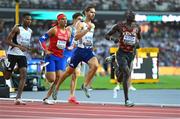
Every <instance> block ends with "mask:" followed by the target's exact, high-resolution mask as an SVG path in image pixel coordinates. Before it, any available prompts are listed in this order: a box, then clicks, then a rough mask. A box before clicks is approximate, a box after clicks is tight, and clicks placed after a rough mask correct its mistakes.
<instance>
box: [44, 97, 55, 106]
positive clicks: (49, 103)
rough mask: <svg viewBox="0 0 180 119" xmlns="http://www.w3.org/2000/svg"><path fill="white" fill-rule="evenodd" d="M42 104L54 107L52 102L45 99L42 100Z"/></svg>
mask: <svg viewBox="0 0 180 119" xmlns="http://www.w3.org/2000/svg"><path fill="white" fill-rule="evenodd" d="M43 104H46V105H54V102H53V101H50V100H48V99H47V98H45V99H43Z"/></svg>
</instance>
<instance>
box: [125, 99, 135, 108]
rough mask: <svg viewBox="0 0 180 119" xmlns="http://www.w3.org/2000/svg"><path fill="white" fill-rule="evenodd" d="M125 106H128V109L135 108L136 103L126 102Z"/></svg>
mask: <svg viewBox="0 0 180 119" xmlns="http://www.w3.org/2000/svg"><path fill="white" fill-rule="evenodd" d="M125 106H126V107H133V106H134V103H133V102H131V101H130V100H126V101H125Z"/></svg>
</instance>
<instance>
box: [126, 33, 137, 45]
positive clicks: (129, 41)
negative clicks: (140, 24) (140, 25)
mask: <svg viewBox="0 0 180 119" xmlns="http://www.w3.org/2000/svg"><path fill="white" fill-rule="evenodd" d="M123 40H124V43H125V44H127V45H134V44H135V43H136V37H135V36H131V35H125V36H124V38H123Z"/></svg>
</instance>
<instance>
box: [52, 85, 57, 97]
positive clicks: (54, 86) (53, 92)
mask: <svg viewBox="0 0 180 119" xmlns="http://www.w3.org/2000/svg"><path fill="white" fill-rule="evenodd" d="M52 98H53V100H57V91H56V85H54V84H53V87H52Z"/></svg>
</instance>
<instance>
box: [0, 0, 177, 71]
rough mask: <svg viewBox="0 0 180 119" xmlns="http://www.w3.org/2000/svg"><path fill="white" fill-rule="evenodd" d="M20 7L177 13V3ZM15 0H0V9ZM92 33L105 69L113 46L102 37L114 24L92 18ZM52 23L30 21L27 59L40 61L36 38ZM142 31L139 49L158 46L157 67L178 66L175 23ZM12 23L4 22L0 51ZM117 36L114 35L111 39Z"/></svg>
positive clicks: (104, 0)
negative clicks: (30, 43) (106, 58)
mask: <svg viewBox="0 0 180 119" xmlns="http://www.w3.org/2000/svg"><path fill="white" fill-rule="evenodd" d="M19 2H20V7H21V8H29V9H62V10H63V9H64V10H66V9H67V10H82V9H83V8H84V7H85V6H86V5H87V4H95V5H96V6H97V10H103V11H104V10H114V11H116V10H123V11H124V10H126V9H128V8H132V9H133V10H135V11H176V12H177V11H180V0H19ZM14 6H15V0H0V7H1V8H14ZM94 22H95V24H96V29H95V30H96V31H95V37H94V42H95V43H94V45H95V52H96V54H97V56H98V59H99V62H100V64H102V66H104V68H106V67H107V66H106V63H105V62H104V59H105V57H107V56H109V48H110V47H113V46H115V47H116V46H117V44H114V42H112V41H107V40H105V38H104V34H105V33H106V32H107V31H108V30H109V29H110V28H111V27H112V25H114V24H115V23H116V22H117V21H115V20H102V21H101V20H97V19H95V21H94ZM51 24H52V21H40V20H33V22H32V25H31V28H32V30H33V33H34V34H33V37H32V44H33V45H32V47H31V49H32V52H30V54H29V56H28V58H29V59H31V58H42V56H43V51H42V50H41V48H40V45H39V41H38V39H39V37H40V36H41V35H43V34H44V33H45V32H46V31H47V30H48V29H49V28H50V27H51ZM139 24H140V25H141V29H142V39H141V44H140V45H141V47H158V48H159V49H160V53H159V65H160V66H180V29H179V28H180V23H179V22H166V23H164V22H147V23H146V22H143V23H142V22H140V23H139ZM13 26H14V22H11V21H5V24H4V29H3V32H1V33H0V49H5V50H7V46H6V45H5V43H4V42H3V41H4V40H5V39H6V37H7V35H8V33H9V31H10V30H11V28H12V27H13ZM115 37H117V36H115Z"/></svg>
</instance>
